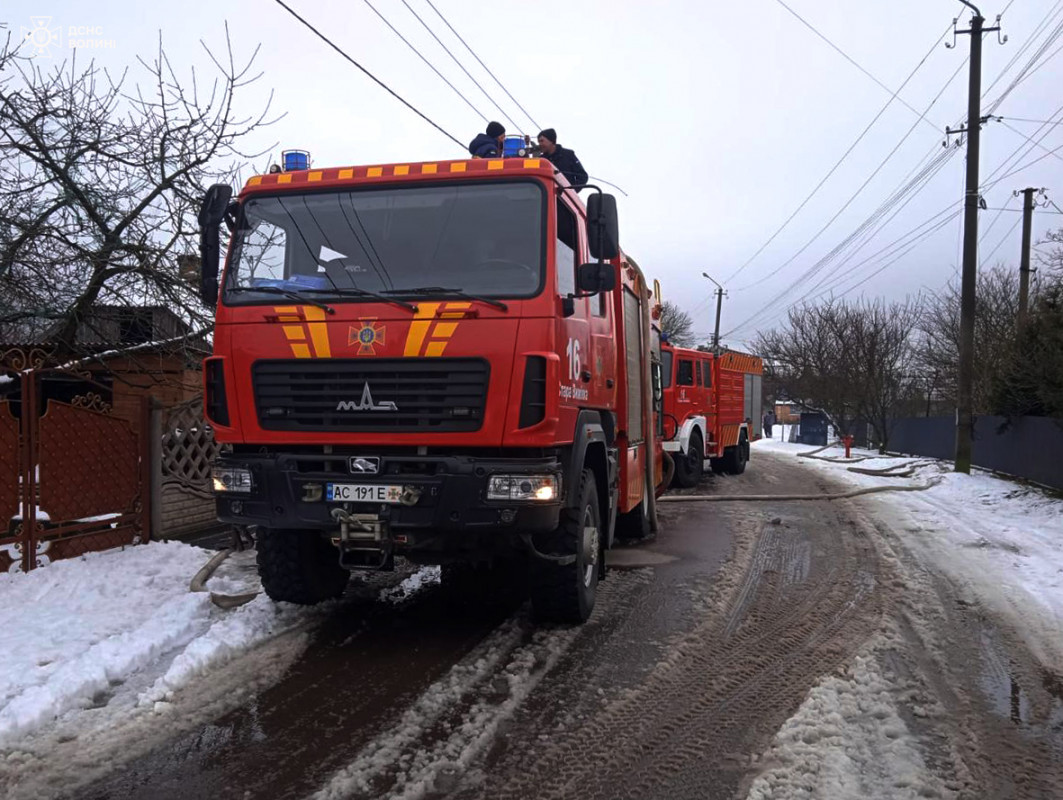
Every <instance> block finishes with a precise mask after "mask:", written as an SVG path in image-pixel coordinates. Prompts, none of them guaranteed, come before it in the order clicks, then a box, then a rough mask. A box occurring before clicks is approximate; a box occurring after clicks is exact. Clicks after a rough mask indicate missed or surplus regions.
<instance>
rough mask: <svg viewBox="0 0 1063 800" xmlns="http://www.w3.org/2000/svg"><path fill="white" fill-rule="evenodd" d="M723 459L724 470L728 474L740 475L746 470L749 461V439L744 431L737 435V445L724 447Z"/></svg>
mask: <svg viewBox="0 0 1063 800" xmlns="http://www.w3.org/2000/svg"><path fill="white" fill-rule="evenodd" d="M723 461H724V471H726V472H727V474H729V475H741V474H742V473H743V472H745V471H746V464H748V463H749V439H747V438H746V432H745V431H742V433H741V435H740V436H739V437H738V444H737V445H735V446H734V447H728V448H727V449H726V451H725V452H724V455H723Z"/></svg>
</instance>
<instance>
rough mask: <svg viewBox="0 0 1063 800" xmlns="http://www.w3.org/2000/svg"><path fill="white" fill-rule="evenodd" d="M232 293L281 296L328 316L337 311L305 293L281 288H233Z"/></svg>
mask: <svg viewBox="0 0 1063 800" xmlns="http://www.w3.org/2000/svg"><path fill="white" fill-rule="evenodd" d="M229 291H230V292H232V293H233V294H236V293H237V292H262V293H263V294H279V295H281V296H283V297H287V298H289V299H290V300H295V301H297V302H299V303H306V304H307V305H308V306H316V307H317V308H320V309H321V310H323V311H324V312H325V313H326V314H335V313H336V309H334V308H333V307H332V306H330V305H328V304H327V303H322V302H321V301H320V300H315V299H314V298H313V297H307V296H306V294H305V292H299V291H296V290H295V289H282V288H281V287H280V286H233V287H232V288H231V289H229Z"/></svg>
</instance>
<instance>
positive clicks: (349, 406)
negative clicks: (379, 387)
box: [336, 383, 399, 411]
mask: <svg viewBox="0 0 1063 800" xmlns="http://www.w3.org/2000/svg"><path fill="white" fill-rule="evenodd" d="M336 410H337V411H398V410H399V407H398V406H397V405H395V403H394V402H392V401H391V400H383V401H381V402H379V403H374V402H373V395H372V394H371V393H370V392H369V384H368V383H366V384H365V385H364V386H363V387H362V399H361V400H358V401H357V402H356V401H354V400H340V401H339V402H338V403H337V404H336Z"/></svg>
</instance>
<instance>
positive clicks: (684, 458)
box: [675, 431, 705, 489]
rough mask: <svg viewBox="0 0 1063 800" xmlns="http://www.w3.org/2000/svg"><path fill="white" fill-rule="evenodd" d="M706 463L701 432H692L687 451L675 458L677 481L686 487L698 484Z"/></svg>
mask: <svg viewBox="0 0 1063 800" xmlns="http://www.w3.org/2000/svg"><path fill="white" fill-rule="evenodd" d="M704 463H705V445H704V444H703V443H702V440H701V433H699V432H698V431H694V432H693V433H692V434H690V444H689V445H688V446H687V451H686V452H685V453H683V454H682V455H681V456H679V457H678V458H677V459H676V460H675V482H676V483H677V484H678V485H679V486H682V487H683V488H684V489H690V488H691V487H693V486H697V485H698V481H700V480H701V468H702V465H703V464H704Z"/></svg>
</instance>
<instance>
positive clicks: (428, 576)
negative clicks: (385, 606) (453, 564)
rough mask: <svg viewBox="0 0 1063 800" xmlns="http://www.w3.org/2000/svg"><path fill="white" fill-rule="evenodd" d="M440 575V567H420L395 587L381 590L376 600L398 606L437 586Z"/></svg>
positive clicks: (441, 571) (441, 572) (441, 569)
mask: <svg viewBox="0 0 1063 800" xmlns="http://www.w3.org/2000/svg"><path fill="white" fill-rule="evenodd" d="M442 574H443V568H442V567H438V566H428V567H421V568H420V569H419V570H417V571H416V572H414V573H413V574H412V575H410V576H408V577H406V578H403V580H402V581H401V582H400V583H398V584H396V585H395V586H389V587H388V588H386V589H381V590H380V595H379V596H378V598H377V599H379V600H380V602H381V603H391V604H393V605H400V604H402V603H405V602H406V601H407V600H409V599H410V598H411V597H413V596H414V595H415V594H418V593H419V592H422V591H424V590H425V589H427V588H428V587H429V586H434V585H437V584H438V583H439V582H440V580H441V578H442Z"/></svg>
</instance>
